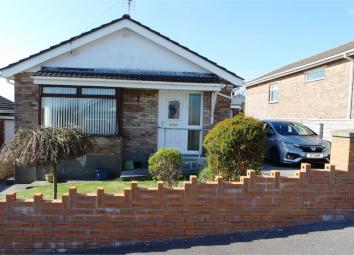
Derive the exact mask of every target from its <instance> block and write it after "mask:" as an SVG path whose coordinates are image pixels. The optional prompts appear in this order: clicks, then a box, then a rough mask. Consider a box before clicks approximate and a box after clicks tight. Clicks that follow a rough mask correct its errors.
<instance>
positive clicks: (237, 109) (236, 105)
mask: <svg viewBox="0 0 354 255" xmlns="http://www.w3.org/2000/svg"><path fill="white" fill-rule="evenodd" d="M244 111H245V88H244V87H236V88H234V89H233V90H232V91H231V115H232V116H236V115H237V114H240V113H244Z"/></svg>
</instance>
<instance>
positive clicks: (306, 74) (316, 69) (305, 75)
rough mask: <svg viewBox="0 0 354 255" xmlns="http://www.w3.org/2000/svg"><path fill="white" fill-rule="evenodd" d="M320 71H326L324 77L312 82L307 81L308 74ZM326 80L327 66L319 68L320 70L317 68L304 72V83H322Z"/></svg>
mask: <svg viewBox="0 0 354 255" xmlns="http://www.w3.org/2000/svg"><path fill="white" fill-rule="evenodd" d="M318 71H324V74H323V77H321V78H316V79H311V80H309V79H307V77H308V74H311V73H314V72H318ZM325 78H326V67H325V66H323V67H319V68H315V69H311V70H308V71H306V72H304V81H305V83H308V82H313V81H320V80H323V79H325Z"/></svg>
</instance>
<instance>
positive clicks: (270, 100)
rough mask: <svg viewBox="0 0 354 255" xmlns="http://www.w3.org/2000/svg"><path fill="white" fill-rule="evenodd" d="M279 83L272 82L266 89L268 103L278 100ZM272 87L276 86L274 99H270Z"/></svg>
mask: <svg viewBox="0 0 354 255" xmlns="http://www.w3.org/2000/svg"><path fill="white" fill-rule="evenodd" d="M278 85H279V84H278V83H272V84H269V90H268V103H269V104H274V103H278V100H279V86H278ZM273 87H276V88H277V89H276V91H277V99H276V100H273V99H272V91H273V90H272V88H273Z"/></svg>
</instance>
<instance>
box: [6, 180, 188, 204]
mask: <svg viewBox="0 0 354 255" xmlns="http://www.w3.org/2000/svg"><path fill="white" fill-rule="evenodd" d="M130 183H131V182H130V181H122V180H119V179H117V180H113V181H77V182H69V183H67V182H65V183H58V198H61V195H62V194H63V193H66V192H68V189H69V188H70V187H72V186H75V187H77V192H79V193H93V192H96V190H97V188H98V187H103V188H104V190H105V192H106V193H123V192H124V189H125V188H129V187H130ZM177 185H178V186H180V185H182V181H179V182H178V183H177ZM156 186H157V184H156V181H152V180H146V181H138V187H156ZM52 190H53V185H52V184H48V185H45V186H40V187H34V188H31V189H26V190H24V191H21V192H17V193H16V197H17V198H22V199H26V198H33V196H34V195H35V194H37V193H43V196H44V198H46V199H50V198H52ZM3 198H4V196H1V195H0V199H3Z"/></svg>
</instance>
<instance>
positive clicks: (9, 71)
mask: <svg viewBox="0 0 354 255" xmlns="http://www.w3.org/2000/svg"><path fill="white" fill-rule="evenodd" d="M123 28H128V29H131V30H132V31H134V32H136V33H138V34H140V35H142V36H144V37H146V38H148V39H150V40H151V41H153V42H155V43H157V44H159V45H160V46H163V47H165V48H167V49H169V50H171V51H172V52H174V53H176V54H177V55H180V56H182V57H184V58H186V59H187V60H189V61H191V62H192V63H194V64H197V65H199V66H201V67H203V68H205V69H206V70H208V71H210V72H211V73H214V74H216V75H218V76H220V77H222V78H223V79H225V80H227V81H229V82H230V83H232V84H233V85H235V86H241V85H242V84H243V80H242V79H240V78H237V77H235V76H234V75H232V74H230V73H228V72H227V71H225V70H223V69H222V68H220V67H218V66H216V65H213V64H212V63H210V62H208V61H206V60H205V59H203V58H201V57H199V56H197V55H195V54H193V53H192V52H189V51H188V50H186V49H184V48H183V47H181V46H178V45H176V44H174V43H172V42H170V41H168V40H166V39H165V38H163V37H162V36H159V35H157V34H155V33H153V32H151V31H149V30H148V29H146V28H144V27H141V26H140V25H138V24H136V23H134V22H132V21H130V20H122V21H120V22H117V23H115V24H112V25H110V26H107V27H105V28H102V29H99V30H97V31H95V32H93V33H89V34H87V35H86V36H83V37H81V38H79V39H76V40H73V41H71V42H68V43H66V44H64V45H62V46H59V47H57V48H54V49H52V50H49V51H48V52H45V53H42V54H40V55H38V56H36V57H32V58H30V59H28V60H26V61H24V62H22V63H19V64H16V65H14V66H12V67H9V68H6V69H4V70H3V71H1V76H2V77H4V78H8V77H11V76H13V75H14V74H16V73H20V72H22V71H24V70H27V69H29V68H31V67H34V66H36V65H38V64H40V63H43V62H45V61H47V60H49V59H52V58H55V57H57V56H59V55H61V54H64V53H66V52H69V51H71V50H73V49H76V48H78V47H80V46H83V45H85V44H88V43H90V42H92V41H95V40H97V39H99V38H102V37H104V36H106V35H109V34H111V33H113V32H116V31H118V30H121V29H123Z"/></svg>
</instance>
